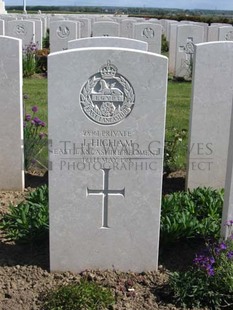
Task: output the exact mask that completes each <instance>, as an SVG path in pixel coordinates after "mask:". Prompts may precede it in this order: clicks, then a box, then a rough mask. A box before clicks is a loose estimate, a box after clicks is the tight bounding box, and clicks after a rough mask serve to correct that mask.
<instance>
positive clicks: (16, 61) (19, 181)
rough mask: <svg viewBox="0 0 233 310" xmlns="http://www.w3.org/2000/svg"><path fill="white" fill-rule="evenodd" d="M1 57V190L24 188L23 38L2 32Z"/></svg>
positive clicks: (0, 38) (0, 37) (0, 42)
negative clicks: (12, 36)
mask: <svg viewBox="0 0 233 310" xmlns="http://www.w3.org/2000/svg"><path fill="white" fill-rule="evenodd" d="M0 59H1V62H0V85H1V87H0V133H1V134H0V145H1V148H0V190H9V191H10V190H12V191H15V190H19V191H22V190H23V189H24V169H23V102H22V41H21V40H19V39H15V38H10V37H4V36H0Z"/></svg>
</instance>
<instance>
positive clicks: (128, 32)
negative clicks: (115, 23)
mask: <svg viewBox="0 0 233 310" xmlns="http://www.w3.org/2000/svg"><path fill="white" fill-rule="evenodd" d="M136 22H137V20H136V19H129V18H127V19H124V20H122V21H121V23H120V36H121V37H124V38H133V24H134V23H136Z"/></svg>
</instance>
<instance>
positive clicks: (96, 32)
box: [92, 21, 120, 37]
mask: <svg viewBox="0 0 233 310" xmlns="http://www.w3.org/2000/svg"><path fill="white" fill-rule="evenodd" d="M119 34H120V26H119V24H118V23H115V22H110V21H109V22H108V21H102V22H95V23H94V24H93V27H92V36H93V37H101V36H104V37H119Z"/></svg>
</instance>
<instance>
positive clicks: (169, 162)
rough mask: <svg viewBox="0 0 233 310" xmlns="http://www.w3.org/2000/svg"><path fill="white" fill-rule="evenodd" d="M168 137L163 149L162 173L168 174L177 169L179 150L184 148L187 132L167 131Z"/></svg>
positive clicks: (183, 130) (174, 129)
mask: <svg viewBox="0 0 233 310" xmlns="http://www.w3.org/2000/svg"><path fill="white" fill-rule="evenodd" d="M169 133H170V137H169V138H167V139H166V141H165V147H164V171H165V172H166V173H169V172H171V171H173V170H175V169H176V168H177V162H178V160H179V157H180V150H181V148H182V147H183V146H184V141H185V139H186V138H187V130H186V129H182V130H178V129H177V128H172V129H171V130H169Z"/></svg>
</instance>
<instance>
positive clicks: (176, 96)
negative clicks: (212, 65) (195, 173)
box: [23, 76, 191, 169]
mask: <svg viewBox="0 0 233 310" xmlns="http://www.w3.org/2000/svg"><path fill="white" fill-rule="evenodd" d="M23 93H24V94H27V95H28V96H29V99H25V100H24V102H25V106H26V111H27V112H28V113H30V112H31V110H30V109H31V107H32V106H33V105H37V106H38V107H39V112H38V117H39V118H41V119H42V120H43V121H45V122H46V123H47V114H48V113H47V79H46V78H41V77H38V76H34V77H32V78H25V79H24V88H23ZM190 97H191V83H190V82H177V81H171V80H169V81H168V95H167V117H166V139H167V140H169V139H170V138H171V136H172V128H177V129H178V130H182V129H186V130H188V126H189V111H190ZM185 143H186V145H187V141H185ZM186 145H185V146H186ZM179 152H180V159H179V160H178V163H177V169H180V168H181V169H184V168H185V164H186V148H185V147H183V148H182V149H180V151H179Z"/></svg>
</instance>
